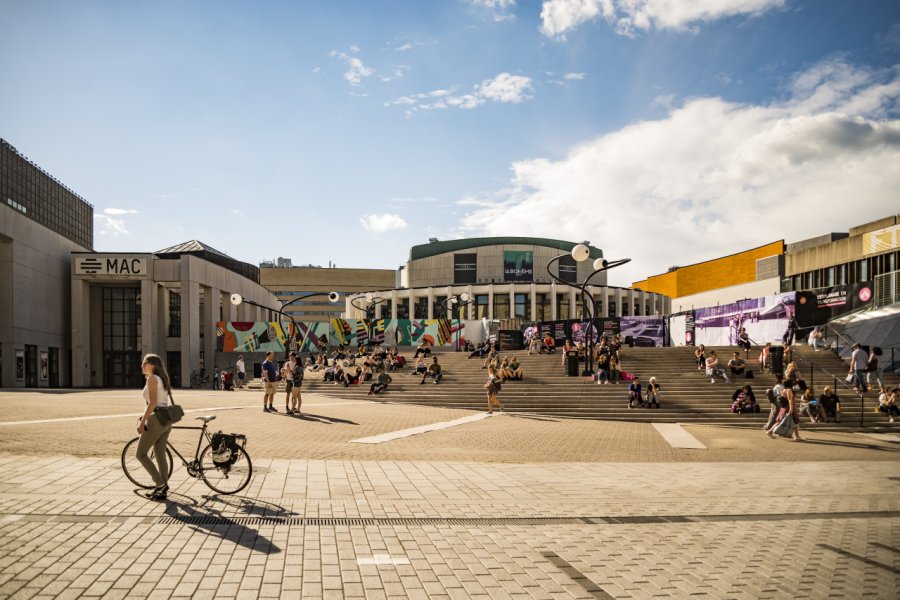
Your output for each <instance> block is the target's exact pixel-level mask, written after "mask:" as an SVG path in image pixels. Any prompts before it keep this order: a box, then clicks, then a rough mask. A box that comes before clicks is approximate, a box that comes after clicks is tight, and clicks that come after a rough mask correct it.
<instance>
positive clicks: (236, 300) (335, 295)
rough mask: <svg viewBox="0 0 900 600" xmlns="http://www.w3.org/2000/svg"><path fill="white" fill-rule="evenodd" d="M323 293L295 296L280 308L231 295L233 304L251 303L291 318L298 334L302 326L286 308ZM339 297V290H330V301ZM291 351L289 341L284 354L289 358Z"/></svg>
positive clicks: (335, 300) (332, 301)
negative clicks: (298, 325) (285, 310)
mask: <svg viewBox="0 0 900 600" xmlns="http://www.w3.org/2000/svg"><path fill="white" fill-rule="evenodd" d="M322 295H325V292H313V293H312V294H306V295H305V296H300V297H299V298H294V299H293V300H291V301H290V302H288V303H286V304H283V305H282V306H281V308H280V309H278V308H270V307H268V306H263V305H262V304H257V303H256V302H253V301H252V300H247V299H246V298H244V297H243V296H241V295H240V294H232V295H231V303H232V304H233V305H235V306H240V305H241V304H249V305H251V306H257V307H259V308H262V309H264V310H269V311H272V312H275V313H278V314H279V315H281V316H282V317H287V318H288V319H290V320H291V324H292V325H293V326H294V334H295V335H296V334H297V333H299V332H300V328H299V327H297V321H295V320H294V317H293V315H291V314H288V313H286V312H284V309H285V308H286V307H287V306H289V305H291V304H293V303H294V302H297V301H298V300H303V299H305V298H311V297H313V296H322ZM339 299H340V295H339V294H338V293H337V292H328V301H329V302H331V303H335V302H337V301H338V300H339ZM290 351H291V349H290V344H289V343H288V344H286V345H285V349H284V356H285V358H287V357H289V356H290Z"/></svg>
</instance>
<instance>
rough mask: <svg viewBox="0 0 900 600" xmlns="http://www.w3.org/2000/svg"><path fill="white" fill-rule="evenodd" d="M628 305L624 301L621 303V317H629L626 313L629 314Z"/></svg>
mask: <svg viewBox="0 0 900 600" xmlns="http://www.w3.org/2000/svg"><path fill="white" fill-rule="evenodd" d="M628 304H629V302H628V300H625V301H623V302H622V316H623V317H628V316H630V315H629V314H628V312H629V311H628Z"/></svg>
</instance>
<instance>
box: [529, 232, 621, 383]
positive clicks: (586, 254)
mask: <svg viewBox="0 0 900 600" xmlns="http://www.w3.org/2000/svg"><path fill="white" fill-rule="evenodd" d="M566 256H571V257H572V258H573V259H575V261H576V262H584V261H586V260H587V259H588V258H590V256H591V249H590V248H588V246H587V244H576V245H575V247H573V248H572V251H571V252H567V253H565V254H560V255H559V256H555V257H553V258H551V259H550V261H549V262H548V263H547V274H548V275H550V277H551V278H552V279H553V280H554V281H556V282H557V283H561V284H562V285H565V286H569V287H575V288H579V290H580V292H581V306H582V307H583V315H584V316H587V317H588V326H587V329H586V330H585V357H584V371H583V373H582V375H590V374H591V373H593V372H594V335H593V329H594V298H593V296H590V302H588V293H587V286H588V282H589V281H590V280H591V278H592V277H594V275H597V274H598V273H602V272H603V271H608V270H609V269H612V268H613V267H618V266H620V265H624V264H625V263H627V262H631V259H630V258H623V259H622V260H617V261H613V262H609V261H607V260H605V259H603V258H597V259H595V260H594V265H593V266H594V271H593V272H592V273H591V274H590V275H588V276H587V277H586V278H585V280H584V282H583V283H582V284H581V285H580V286H578V285H572V284H571V283H569V282H566V281H563V280H562V279H560V278H559V277H557V276H556V275H554V274H553V272H552V271H551V270H550V265H552V264H553V263H554V262H556V261H558V260H560V259H562V258H565V257H566Z"/></svg>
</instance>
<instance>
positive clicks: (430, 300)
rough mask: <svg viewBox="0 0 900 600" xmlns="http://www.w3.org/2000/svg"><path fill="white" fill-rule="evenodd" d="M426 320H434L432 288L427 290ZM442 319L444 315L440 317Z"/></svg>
mask: <svg viewBox="0 0 900 600" xmlns="http://www.w3.org/2000/svg"><path fill="white" fill-rule="evenodd" d="M425 316H426V318H428V319H436V318H437V317H436V316H435V314H434V288H428V312H427V313H425ZM440 316H441V317H443V316H444V315H440Z"/></svg>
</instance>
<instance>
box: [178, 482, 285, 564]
mask: <svg viewBox="0 0 900 600" xmlns="http://www.w3.org/2000/svg"><path fill="white" fill-rule="evenodd" d="M172 496H176V497H183V498H186V499H187V500H189V502H186V503H184V504H182V503H179V502H178V501H175V500H172V499H171V496H170V498H169V499H167V500H165V503H166V509H165V511H164V512H165V515H166V516H167V517H172V518H174V519H176V520H178V521H182V522H183V523H184V525H185V526H187V527H188V528H190V529H191V530H193V531H196V532H200V533H205V534H207V535H213V536H216V537H218V538H221V539H222V540H225V541H229V542H232V543H233V544H235V545H237V546H242V547H244V548H247V549H248V550H250V551H252V552H260V553H263V554H278V553H279V552H281V548H280V547H279V546H278V545H276V544H275V542H273V541H272V540H270V539H269V538H267V537H266V536H264V535H261V534H260V533H259V531H258V530H256V529H253V528H252V527H248V526H246V525H244V524H242V523H240V522H238V521H236V520H235V519H233V518H231V517H228V516H225V515H224V514H223V513H222V511H221V510H218V509H215V508H210V509H203V508H201V506H200V505H199V504H198V503H197V501H196V500H194V499H193V498H190V497H189V496H184V495H181V494H172ZM188 507H194V508H191V509H190V510H184V509H186V508H188Z"/></svg>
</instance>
